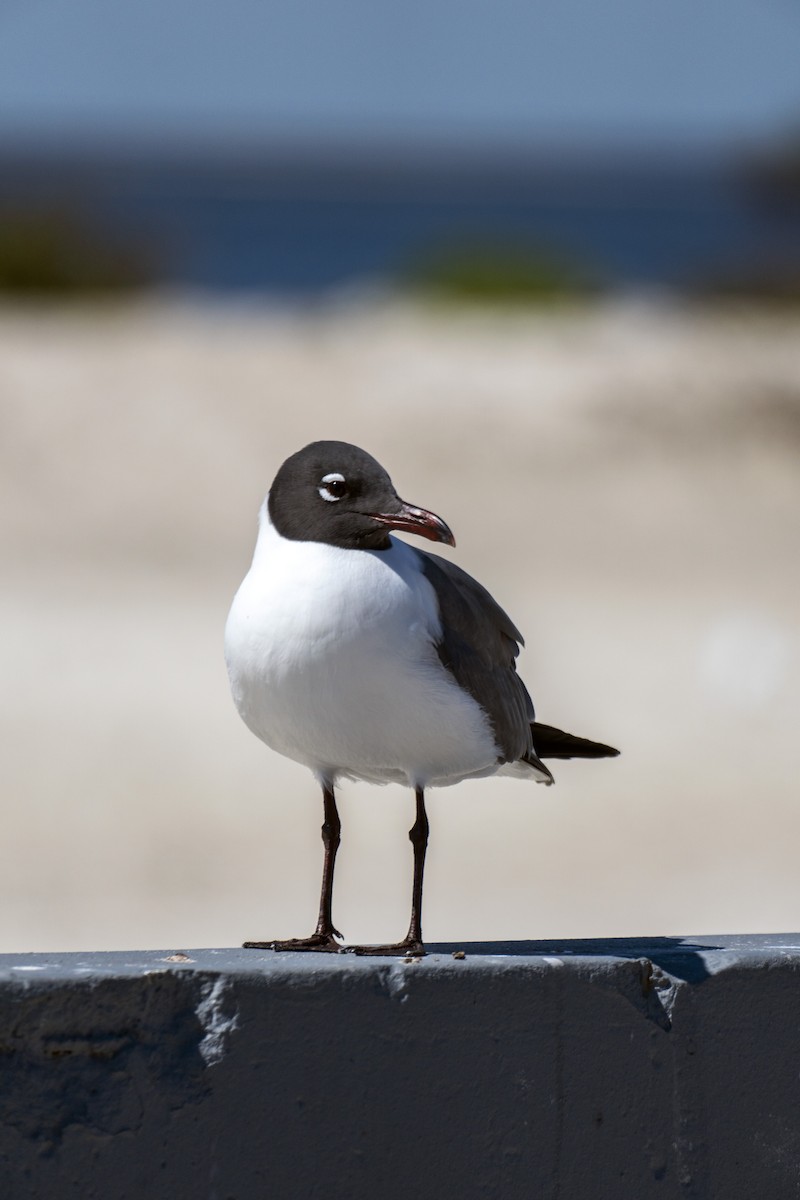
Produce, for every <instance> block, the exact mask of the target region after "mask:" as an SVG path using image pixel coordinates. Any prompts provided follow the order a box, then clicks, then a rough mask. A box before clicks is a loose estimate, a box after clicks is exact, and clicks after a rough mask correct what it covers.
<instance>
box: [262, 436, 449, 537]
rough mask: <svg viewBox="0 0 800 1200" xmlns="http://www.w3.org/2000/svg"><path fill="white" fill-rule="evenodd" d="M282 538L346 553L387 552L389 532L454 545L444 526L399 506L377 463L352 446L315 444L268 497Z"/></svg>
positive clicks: (281, 474) (287, 467) (287, 466)
mask: <svg viewBox="0 0 800 1200" xmlns="http://www.w3.org/2000/svg"><path fill="white" fill-rule="evenodd" d="M269 515H270V519H271V520H272V524H273V525H274V526H275V528H276V530H277V531H278V533H279V534H280V535H281V536H282V537H285V538H290V539H291V540H292V541H295V542H327V543H328V544H329V545H331V546H341V547H343V548H344V549H346V550H387V549H388V548H389V546H390V544H391V543H390V541H389V530H390V529H405V530H407V531H408V532H409V533H418V534H420V535H421V536H422V537H426V538H429V539H430V540H431V541H434V542H446V543H447V544H448V545H450V546H454V545H455V540H454V538H453V535H452V533H451V532H450V530H449V529H448V528H447V526H446V525H445V523H444V521H442V520H440V518H439V517H437V516H435V515H434V513H431V512H427V511H426V510H425V509H424V508H415V507H414V506H413V505H411V504H406V503H405V501H404V500H401V499H400V497H399V496H398V494H397V492H396V491H395V490H394V487H393V485H392V481H391V479H390V478H389V476H388V475H387V474H386V472H385V471H384V469H383V467H382V466H381V464H380V463H379V462H376V460H375V459H374V458H373V457H372V455H371V454H367V452H366V451H365V450H360V449H359V448H358V446H351V445H350V444H349V442H312V443H311V445H310V446H306V447H305V449H303V450H298V452H297V454H293V455H292V457H291V458H287V460H286V462H285V463H284V464H283V466H282V467H281V469H280V470H279V471H278V474H277V475H276V476H275V480H274V482H273V484H272V487H271V488H270V492H269Z"/></svg>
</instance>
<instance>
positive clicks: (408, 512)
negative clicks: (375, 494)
mask: <svg viewBox="0 0 800 1200" xmlns="http://www.w3.org/2000/svg"><path fill="white" fill-rule="evenodd" d="M400 503H401V508H400V509H399V511H398V512H396V513H370V516H371V517H372V519H373V521H380V523H381V525H385V526H386V528H387V529H402V530H403V531H404V532H405V533H417V534H419V536H420V537H424V538H428V540H429V541H431V542H444V543H445V545H447V546H455V544H456V539H455V538H454V537H453V534H452V533H451V531H450V529H449V528H448V526H447V525H445V523H444V521H443V520H442V518H441V517H437V516H436V513H432V512H428V510H427V509H425V508H415V507H414V505H413V504H406V502H405V500H401V502H400Z"/></svg>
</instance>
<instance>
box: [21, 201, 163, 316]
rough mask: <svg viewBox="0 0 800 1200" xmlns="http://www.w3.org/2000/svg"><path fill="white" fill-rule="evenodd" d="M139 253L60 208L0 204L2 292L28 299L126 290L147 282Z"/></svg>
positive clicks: (145, 270)
mask: <svg viewBox="0 0 800 1200" xmlns="http://www.w3.org/2000/svg"><path fill="white" fill-rule="evenodd" d="M148 275H149V272H148V270H147V268H146V264H145V263H144V261H143V257H142V255H141V254H136V253H134V252H133V251H131V250H130V249H129V248H126V247H122V246H120V245H118V244H116V243H114V242H113V241H111V240H110V239H109V238H107V237H105V236H104V235H103V234H102V233H100V232H99V231H98V230H96V229H95V228H92V226H90V225H89V224H88V222H86V221H85V220H81V219H80V218H79V217H77V216H76V215H75V214H74V213H72V212H69V211H68V210H62V209H30V210H28V209H21V208H7V207H6V208H3V209H0V293H2V292H5V293H7V294H11V295H14V296H18V297H28V298H31V299H37V298H40V299H46V298H50V297H53V298H64V297H68V296H76V295H82V294H87V293H88V294H96V293H108V292H119V291H129V290H131V289H135V288H139V287H142V286H143V285H144V284H146V283H147V282H148Z"/></svg>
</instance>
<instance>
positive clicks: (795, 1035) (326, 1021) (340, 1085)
mask: <svg viewBox="0 0 800 1200" xmlns="http://www.w3.org/2000/svg"><path fill="white" fill-rule="evenodd" d="M432 949H433V950H434V951H435V952H434V953H431V954H430V956H429V957H428V958H425V959H423V960H419V961H414V962H402V961H397V960H391V959H358V958H354V957H352V956H350V955H300V954H275V953H274V952H271V951H267V952H259V951H245V950H182V951H178V950H164V951H146V952H142V953H127V952H125V953H112V954H66V955H54V956H49V955H41V954H36V955H5V956H2V957H0V1116H1V1117H2V1126H1V1127H0V1197H2V1198H3V1200H18V1198H19V1200H22V1198H25V1200H27V1198H29V1197H30V1198H32V1200H33V1198H36V1200H39V1198H42V1200H61V1198H62V1197H64V1198H67V1197H70V1198H73V1197H74V1198H75V1200H78V1198H80V1200H90V1198H91V1197H98V1198H102V1200H145V1198H146V1200H162V1198H163V1200H184V1198H185V1200H200V1198H208V1200H234V1198H235V1200H261V1198H262V1197H264V1198H272V1197H275V1198H277V1200H284V1198H286V1200H293V1198H302V1200H304V1198H306V1197H309V1198H311V1197H320V1198H322V1197H325V1198H326V1200H338V1198H340V1197H341V1198H342V1200H345V1198H347V1200H361V1198H362V1197H363V1198H364V1200H367V1198H369V1200H392V1198H393V1197H401V1196H402V1197H408V1196H411V1197H414V1200H427V1198H428V1197H431V1198H433V1197H436V1198H437V1200H438V1198H439V1197H454V1198H458V1200H472V1198H473V1197H475V1198H477V1197H492V1198H495V1197H497V1198H505V1197H510V1198H516V1197H526V1198H530V1200H583V1198H586V1200H606V1198H608V1200H612V1198H616V1197H620V1198H622V1197H625V1198H626V1200H649V1198H650V1197H659V1198H660V1200H668V1198H669V1200H672V1198H678V1197H681V1198H683V1197H703V1198H709V1200H712V1198H713V1200H717V1198H719V1200H738V1198H739V1197H741V1198H742V1200H757V1198H759V1197H762V1196H763V1197H767V1196H768V1197H770V1200H783V1197H786V1198H787V1200H789V1198H790V1197H792V1198H795V1197H798V1196H800V934H797V935H775V936H771V937H731V936H727V935H726V936H721V937H718V938H713V937H700V938H654V939H646V940H641V941H629V940H612V941H594V942H563V943H541V942H538V943H533V942H523V943H520V942H515V943H505V944H504V943H491V944H484V943H480V944H478V943H473V944H464V945H462V946H455V945H454V946H441V947H433V948H432ZM461 949H463V950H464V951H465V955H466V956H465V957H464V958H463V959H461V958H459V959H456V958H454V957H453V951H456V950H461ZM176 955H177V956H178V957H177V958H176ZM183 955H185V959H184V957H182V956H183Z"/></svg>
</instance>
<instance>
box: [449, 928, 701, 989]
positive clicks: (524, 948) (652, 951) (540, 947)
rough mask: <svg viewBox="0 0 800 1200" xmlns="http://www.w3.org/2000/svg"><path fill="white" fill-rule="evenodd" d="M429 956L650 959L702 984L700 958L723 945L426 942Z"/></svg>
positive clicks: (657, 940)
mask: <svg viewBox="0 0 800 1200" xmlns="http://www.w3.org/2000/svg"><path fill="white" fill-rule="evenodd" d="M427 949H428V953H429V954H451V955H452V954H456V953H458V952H459V951H463V952H464V954H465V955H467V956H473V955H480V956H484V957H492V956H503V957H506V956H509V957H517V956H518V957H542V956H544V955H551V956H554V957H566V958H584V957H585V958H630V959H649V960H650V962H653V963H655V964H656V966H658V967H660V968H661V969H662V970H663V971H665V972H666V973H667V974H669V975H673V976H674V977H675V978H677V979H682V980H684V981H685V982H686V983H702V981H703V980H704V979H708V978H709V977H710V975H711V972H710V971H709V969H708V967H707V966H706V963H705V960H704V958H703V955H704V954H706V953H708V952H710V951H714V950H722V949H724V947H723V946H720V945H716V944H714V943H713V942H711V941H709V942H704V943H702V944H701V943H699V942H694V941H692V939H691V938H680V937H652V938H586V939H580V940H575V941H572V940H570V941H567V940H564V941H513V942H447V943H444V942H440V943H437V944H433V945H432V944H431V943H428V945H427Z"/></svg>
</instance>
